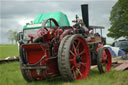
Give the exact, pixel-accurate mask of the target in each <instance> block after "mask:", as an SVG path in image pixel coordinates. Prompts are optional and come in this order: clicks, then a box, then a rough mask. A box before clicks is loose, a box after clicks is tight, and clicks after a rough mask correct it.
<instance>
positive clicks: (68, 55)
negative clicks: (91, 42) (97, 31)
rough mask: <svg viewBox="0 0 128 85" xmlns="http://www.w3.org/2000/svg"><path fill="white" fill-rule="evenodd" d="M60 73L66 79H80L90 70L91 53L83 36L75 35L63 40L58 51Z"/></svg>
mask: <svg viewBox="0 0 128 85" xmlns="http://www.w3.org/2000/svg"><path fill="white" fill-rule="evenodd" d="M58 57H59V58H58V65H59V71H60V74H61V75H62V76H63V78H64V79H65V80H68V81H72V80H80V79H84V78H86V77H87V76H88V73H89V71H90V55H89V50H88V46H87V44H86V42H85V40H84V38H83V37H81V36H80V35H73V36H68V37H66V38H64V39H63V40H62V41H61V44H60V47H59V53H58Z"/></svg>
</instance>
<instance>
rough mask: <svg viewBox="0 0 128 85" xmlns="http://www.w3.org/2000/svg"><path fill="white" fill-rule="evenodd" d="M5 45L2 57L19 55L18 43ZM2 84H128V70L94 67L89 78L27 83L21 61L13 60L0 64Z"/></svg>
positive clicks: (59, 78)
mask: <svg viewBox="0 0 128 85" xmlns="http://www.w3.org/2000/svg"><path fill="white" fill-rule="evenodd" d="M4 46H5V48H4V47H2V46H0V48H1V47H2V49H4V50H2V51H1V50H0V53H1V52H3V53H2V55H0V56H2V57H1V59H2V58H4V56H9V55H12V56H17V55H18V51H17V46H16V45H12V46H11V45H4ZM9 49H11V50H9ZM4 51H6V52H4ZM10 51H11V52H12V53H11V52H10ZM13 51H14V52H13ZM0 85H128V71H114V70H111V71H110V72H108V73H105V74H99V72H98V70H97V69H94V70H91V71H90V74H89V76H88V78H87V79H84V80H78V81H73V82H65V81H63V79H61V77H56V78H52V79H47V80H43V81H37V82H32V83H27V82H26V81H25V80H24V79H23V77H22V75H21V72H20V68H19V62H13V63H6V64H1V65H0Z"/></svg>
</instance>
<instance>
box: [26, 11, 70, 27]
mask: <svg viewBox="0 0 128 85" xmlns="http://www.w3.org/2000/svg"><path fill="white" fill-rule="evenodd" d="M49 18H54V19H55V20H56V21H57V22H58V24H59V26H60V27H62V26H70V24H69V21H68V18H67V16H66V15H65V14H64V13H62V12H52V13H43V14H39V15H38V16H37V17H36V18H35V19H34V21H33V24H42V23H43V21H44V20H46V19H49ZM29 25H32V24H29ZM27 26H28V25H25V26H24V29H34V28H41V26H37V27H27ZM47 26H49V23H47ZM52 26H53V27H54V23H52Z"/></svg>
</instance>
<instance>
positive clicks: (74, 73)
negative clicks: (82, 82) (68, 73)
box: [73, 70, 76, 79]
mask: <svg viewBox="0 0 128 85" xmlns="http://www.w3.org/2000/svg"><path fill="white" fill-rule="evenodd" d="M73 75H74V78H75V79H76V72H75V71H74V70H73Z"/></svg>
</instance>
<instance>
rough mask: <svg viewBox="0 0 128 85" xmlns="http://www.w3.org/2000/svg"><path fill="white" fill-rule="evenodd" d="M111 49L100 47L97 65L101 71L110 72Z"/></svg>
mask: <svg viewBox="0 0 128 85" xmlns="http://www.w3.org/2000/svg"><path fill="white" fill-rule="evenodd" d="M111 58H112V57H111V54H110V52H109V50H108V49H107V48H106V47H103V48H100V49H99V51H98V56H97V65H98V69H99V72H100V73H104V72H109V71H110V69H111V64H112V59H111Z"/></svg>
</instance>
